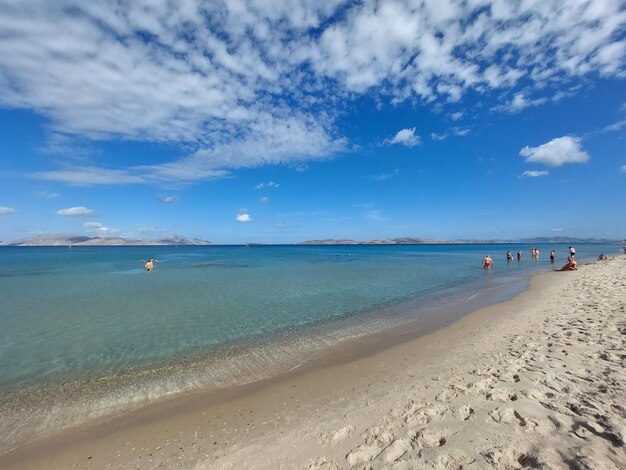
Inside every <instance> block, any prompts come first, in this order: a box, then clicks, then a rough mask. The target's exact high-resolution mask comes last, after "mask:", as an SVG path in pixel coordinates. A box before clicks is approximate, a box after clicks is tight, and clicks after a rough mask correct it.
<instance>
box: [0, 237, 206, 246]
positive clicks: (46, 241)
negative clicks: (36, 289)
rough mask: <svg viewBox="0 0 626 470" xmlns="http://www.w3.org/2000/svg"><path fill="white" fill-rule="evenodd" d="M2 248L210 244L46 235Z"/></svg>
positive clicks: (186, 240) (176, 239) (191, 240)
mask: <svg viewBox="0 0 626 470" xmlns="http://www.w3.org/2000/svg"><path fill="white" fill-rule="evenodd" d="M0 245H2V246H144V245H146V246H169V245H194V246H200V245H211V242H208V241H206V240H200V239H198V238H185V237H179V236H177V235H170V236H168V237H165V238H161V239H159V240H139V239H136V238H126V237H87V236H84V235H75V234H46V235H36V236H34V237H31V238H25V239H22V240H17V241H15V242H9V243H2V244H0Z"/></svg>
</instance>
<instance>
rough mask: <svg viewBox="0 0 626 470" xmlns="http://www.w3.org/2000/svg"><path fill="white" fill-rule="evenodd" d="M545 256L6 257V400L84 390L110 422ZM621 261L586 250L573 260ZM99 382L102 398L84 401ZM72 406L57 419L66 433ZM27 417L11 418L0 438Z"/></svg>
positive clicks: (77, 251) (202, 251) (251, 373)
mask: <svg viewBox="0 0 626 470" xmlns="http://www.w3.org/2000/svg"><path fill="white" fill-rule="evenodd" d="M538 247H539V249H540V250H541V258H540V260H539V261H532V260H531V259H530V253H529V248H530V245H510V246H506V245H437V246H432V245H386V246H255V247H220V246H208V247H73V248H71V249H70V248H68V247H54V248H52V247H51V248H39V247H33V248H25V247H15V248H10V247H2V248H0V299H1V313H0V322H1V325H2V327H1V328H0V398H1V397H4V398H3V399H2V400H3V402H4V403H5V404H10V405H11V407H12V408H14V409H16V408H17V405H16V403H17V402H20V403H22V402H21V401H20V400H26V401H29V400H28V397H29V393H31V394H35V393H36V394H38V395H37V396H42V395H41V393H42V392H41V390H45V389H47V388H48V389H51V390H55V392H54V393H55V396H56V395H58V390H59V389H58V387H59V386H62V385H63V384H68V383H74V384H83V385H80V387H79V386H78V385H75V386H76V387H78V388H77V389H76V390H79V389H80V390H81V393H80V394H78V392H77V393H76V394H77V395H79V396H81V397H82V398H83V399H85V400H91V401H93V400H98V399H103V400H104V399H105V398H106V403H107V404H104V405H103V404H101V406H100V407H99V409H100V412H99V413H97V414H98V415H102V414H106V409H107V408H110V409H112V410H113V409H121V408H120V407H122V408H123V406H125V405H127V404H128V403H131V402H142V401H145V400H149V399H156V398H158V397H159V396H161V395H167V394H170V393H174V392H176V391H180V390H185V389H189V388H193V387H205V386H210V385H213V386H219V385H228V384H233V383H244V382H246V381H251V380H257V379H259V378H262V377H264V376H268V375H272V374H275V373H279V372H281V371H283V370H282V369H285V368H291V367H295V366H297V365H298V364H299V363H300V362H301V361H302V360H304V359H305V358H306V357H308V356H309V355H311V354H313V353H314V352H316V351H317V352H319V351H320V350H321V349H324V348H330V347H332V346H333V345H334V344H337V343H338V342H340V341H341V340H343V339H345V338H347V337H354V336H358V335H359V334H364V333H371V332H373V331H375V330H376V329H382V328H385V327H388V326H392V325H394V324H397V323H398V322H401V321H406V320H407V318H411V317H412V316H416V315H420V310H419V308H415V307H416V306H419V305H429V303H428V302H429V301H430V302H432V301H433V299H437V302H439V304H441V299H445V298H453V297H455V296H459V295H463V294H464V293H468V292H470V291H471V290H476V291H480V290H481V289H489V288H490V287H494V286H498V285H505V284H506V283H511V282H519V281H520V279H522V280H525V279H528V277H529V275H530V274H531V273H532V272H536V271H540V270H543V271H547V270H550V269H552V268H553V267H554V265H551V264H550V262H549V259H548V254H549V251H550V250H551V249H552V248H556V249H557V251H558V260H557V263H556V266H561V265H562V264H563V263H564V261H565V257H566V252H567V246H563V245H540V246H538ZM507 249H510V250H511V251H513V252H514V253H515V252H516V251H517V250H518V249H521V250H522V252H523V254H524V258H523V260H522V262H521V263H519V262H517V261H514V262H511V263H507V262H506V260H505V259H504V255H505V253H506V250H507ZM618 249H619V246H617V245H608V246H606V245H596V244H594V245H577V257H578V258H579V259H583V258H590V257H593V258H595V257H596V256H597V255H598V254H599V253H601V252H604V253H607V254H612V253H615V252H617V250H618ZM486 254H490V255H491V256H492V257H493V258H494V260H495V268H494V269H493V270H492V271H490V272H485V270H483V269H482V268H481V260H482V258H483V257H484V255H486ZM150 257H153V258H156V259H158V260H159V263H157V264H156V269H155V270H154V271H153V272H150V273H148V272H146V271H145V270H144V269H143V264H142V263H141V260H142V259H147V258H150ZM403 305H405V306H406V305H410V306H411V308H410V309H408V308H404V309H403V308H402V306H403ZM377 312H380V314H377ZM146 371H152V372H150V373H147V372H146ZM154 371H159V372H158V373H157V372H154ZM153 372H154V373H153ZM138 376H140V377H142V379H138ZM124 377H128V380H126V379H125V378H124ZM104 378H106V379H107V382H106V386H105V385H101V386H100V388H98V387H95V386H94V387H92V389H90V391H89V393H87V392H86V391H85V388H84V384H85V383H88V381H90V380H103V379H104ZM131 378H132V380H131ZM129 384H132V386H131V385H129ZM123 386H127V388H128V389H127V390H126V392H125V393H120V391H119V389H117V388H120V387H121V388H123ZM55 387H56V388H55ZM81 387H82V388H81ZM99 389H102V390H105V389H106V391H107V393H108V395H107V396H106V397H105V398H103V397H100V396H98V390H99ZM29 390H30V391H31V392H29ZM63 390H71V387H69V388H65V389H63ZM68 393H69V392H68ZM43 396H45V394H44V395H43ZM16 397H18V398H16ZM24 397H26V398H24ZM112 397H114V398H112ZM31 398H32V397H31ZM75 398H76V397H73V399H75ZM16 400H17V401H16ZM55 400H57V401H58V400H60V398H58V397H56V398H55ZM33 402H34V400H30V403H31V405H32V403H33ZM55 403H56V404H57V405H58V406H61V405H59V404H58V403H57V402H56V401H55ZM122 405H123V406H122ZM19 406H22V407H23V403H22V404H21V405H19ZM69 406H70V405H69V404H68V403H67V402H64V405H63V406H62V407H61V408H62V410H61V411H62V414H63V415H64V416H65V417H66V418H67V419H68V420H69V421H71V416H72V413H71V412H69V411H68V410H69V408H68V407H69ZM11 407H8V408H11ZM61 408H60V409H61ZM103 410H104V411H103ZM61 411H59V413H61ZM75 411H76V413H75V415H76V416H79V415H80V414H81V413H80V410H75ZM12 413H13V412H12ZM33 413H34V414H37V413H35V412H33ZM23 418H24V417H23V416H22V417H20V416H18V414H16V413H13V414H11V416H10V417H9V418H7V416H6V413H5V415H3V416H0V426H2V425H5V426H6V425H11V426H14V425H15V422H17V421H19V422H28V420H25V421H24V419H23ZM59 419H60V418H59ZM20 420H21V421H20ZM48 420H49V418H48ZM48 424H49V423H48ZM65 424H67V423H65V422H62V420H61V421H59V423H58V425H59V427H62V426H63V425H65Z"/></svg>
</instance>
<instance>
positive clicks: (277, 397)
mask: <svg viewBox="0 0 626 470" xmlns="http://www.w3.org/2000/svg"><path fill="white" fill-rule="evenodd" d="M625 306H626V257H620V258H618V259H615V260H610V261H608V262H602V263H595V264H592V265H586V266H582V267H581V269H580V270H579V271H576V272H561V273H546V274H542V275H539V276H537V277H535V278H534V279H533V281H532V283H531V288H530V289H529V290H528V291H526V292H524V293H523V294H521V295H519V296H517V297H516V298H515V299H513V300H510V301H508V302H504V303H502V304H498V305H495V306H492V307H488V308H485V309H482V310H479V311H477V312H475V313H473V314H471V315H468V316H467V317H465V318H463V319H461V320H459V321H457V322H456V323H454V324H453V325H451V326H449V327H447V328H444V329H441V330H439V331H436V332H435V333H432V334H430V335H427V336H424V337H421V338H418V339H415V340H412V341H408V342H406V343H403V344H400V345H397V346H394V347H391V348H389V349H386V350H384V351H382V352H378V353H376V354H374V355H370V356H367V357H362V358H360V359H350V360H347V361H345V362H343V363H334V364H333V363H329V364H327V365H326V366H324V367H320V368H316V369H314V370H308V371H304V372H300V373H298V372H292V373H290V374H286V375H285V376H283V377H279V378H276V379H273V380H269V381H265V382H263V383H259V384H254V385H248V386H243V387H239V388H235V389H230V390H228V391H222V392H211V393H197V394H193V395H188V396H184V397H179V398H177V399H173V400H168V401H166V402H163V403H160V404H157V405H151V406H148V407H146V408H145V409H142V410H140V411H138V412H133V413H129V414H128V415H125V416H122V417H118V418H116V419H113V420H110V421H108V422H106V423H101V424H98V425H94V426H90V427H86V428H82V429H79V430H73V431H71V432H66V433H63V434H60V435H57V436H52V437H50V438H47V439H45V440H42V441H40V442H37V443H34V444H32V445H30V446H27V447H23V448H21V449H18V450H16V451H13V452H11V453H9V454H5V455H4V456H0V467H1V468H39V469H41V468H64V469H65V468H192V469H204V468H206V469H240V468H259V469H265V468H267V469H276V468H285V469H292V468H306V469H342V468H359V469H361V468H372V469H377V468H393V469H419V468H469V469H472V468H477V469H482V468H503V469H504V468H523V467H529V468H553V469H570V468H589V469H613V468H621V469H624V468H626V452H625V447H624V438H625V434H626V393H625V388H626V373H625V371H624V358H625V357H626V350H625V348H624V346H625V344H626V312H625ZM334 360H336V358H334Z"/></svg>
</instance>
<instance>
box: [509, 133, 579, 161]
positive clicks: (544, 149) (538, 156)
mask: <svg viewBox="0 0 626 470" xmlns="http://www.w3.org/2000/svg"><path fill="white" fill-rule="evenodd" d="M519 154H520V155H521V156H522V157H524V158H526V161H527V162H532V163H543V164H544V165H547V166H561V165H564V164H566V163H585V162H587V161H589V158H590V157H589V154H588V153H587V152H585V151H584V150H583V149H582V145H581V142H580V139H579V138H577V137H571V136H565V137H558V138H556V139H552V140H551V141H550V142H548V143H545V144H543V145H540V146H538V147H524V148H523V149H522V150H520V152H519Z"/></svg>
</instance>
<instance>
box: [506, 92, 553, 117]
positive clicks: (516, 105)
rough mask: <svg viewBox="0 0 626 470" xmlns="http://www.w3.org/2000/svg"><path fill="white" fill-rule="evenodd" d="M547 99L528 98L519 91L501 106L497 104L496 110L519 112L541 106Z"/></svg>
mask: <svg viewBox="0 0 626 470" xmlns="http://www.w3.org/2000/svg"><path fill="white" fill-rule="evenodd" d="M546 101H547V99H546V98H535V99H528V98H527V97H526V96H525V95H524V94H523V93H517V94H515V96H513V98H512V99H511V100H510V101H509V102H507V103H505V104H504V105H501V106H496V108H495V109H496V110H500V111H507V112H509V113H519V112H520V111H522V110H523V109H526V108H529V107H532V106H539V105H541V104H544V103H545V102H546Z"/></svg>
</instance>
